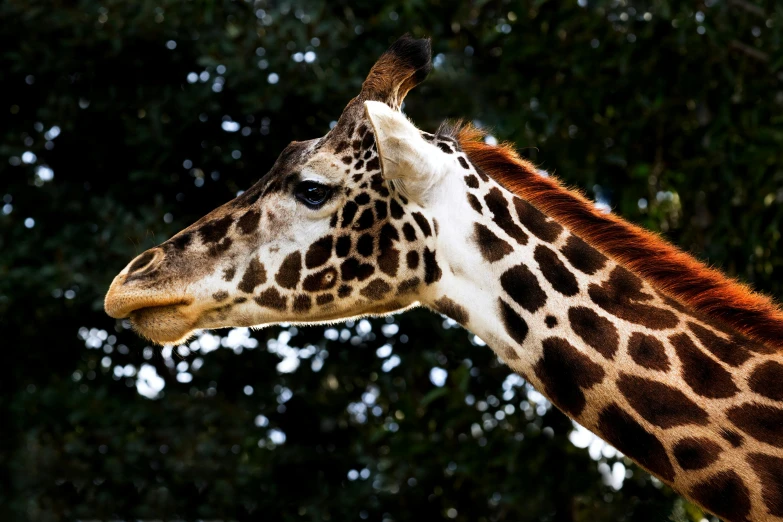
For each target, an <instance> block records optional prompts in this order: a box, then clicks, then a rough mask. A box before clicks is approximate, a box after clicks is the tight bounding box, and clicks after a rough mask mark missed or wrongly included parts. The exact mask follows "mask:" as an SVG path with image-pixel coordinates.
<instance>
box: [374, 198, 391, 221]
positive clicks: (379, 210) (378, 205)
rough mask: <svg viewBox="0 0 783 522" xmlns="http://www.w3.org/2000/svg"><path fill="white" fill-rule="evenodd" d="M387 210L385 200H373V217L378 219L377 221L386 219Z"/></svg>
mask: <svg viewBox="0 0 783 522" xmlns="http://www.w3.org/2000/svg"><path fill="white" fill-rule="evenodd" d="M388 210H389V204H388V203H386V200H385V199H376V200H375V217H376V218H377V219H378V221H381V220H383V219H386V215H387V213H388Z"/></svg>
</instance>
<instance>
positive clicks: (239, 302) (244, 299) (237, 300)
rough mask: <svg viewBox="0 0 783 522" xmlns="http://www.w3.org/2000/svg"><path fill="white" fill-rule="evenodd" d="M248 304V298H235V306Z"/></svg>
mask: <svg viewBox="0 0 783 522" xmlns="http://www.w3.org/2000/svg"><path fill="white" fill-rule="evenodd" d="M246 302H247V297H235V298H234V304H242V303H246Z"/></svg>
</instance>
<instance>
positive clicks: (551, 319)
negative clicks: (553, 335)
mask: <svg viewBox="0 0 783 522" xmlns="http://www.w3.org/2000/svg"><path fill="white" fill-rule="evenodd" d="M544 324H546V327H547V328H554V327H555V326H557V317H555V316H554V315H547V316H546V319H544Z"/></svg>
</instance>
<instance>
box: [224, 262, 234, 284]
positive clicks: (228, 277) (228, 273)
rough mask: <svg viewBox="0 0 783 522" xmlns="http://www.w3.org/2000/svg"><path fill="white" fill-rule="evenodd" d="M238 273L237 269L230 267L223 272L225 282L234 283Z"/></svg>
mask: <svg viewBox="0 0 783 522" xmlns="http://www.w3.org/2000/svg"><path fill="white" fill-rule="evenodd" d="M236 273H237V267H235V266H230V267H228V268H226V269H225V270H223V281H229V282H230V281H232V280H233V279H234V276H235V275H236Z"/></svg>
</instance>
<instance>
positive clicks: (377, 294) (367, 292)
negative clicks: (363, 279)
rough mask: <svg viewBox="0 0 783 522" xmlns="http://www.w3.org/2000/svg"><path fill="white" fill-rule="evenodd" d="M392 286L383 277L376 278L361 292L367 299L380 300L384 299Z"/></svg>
mask: <svg viewBox="0 0 783 522" xmlns="http://www.w3.org/2000/svg"><path fill="white" fill-rule="evenodd" d="M391 289H392V288H391V286H389V283H387V282H386V281H384V280H383V279H380V278H376V279H373V280H372V281H370V283H369V284H368V285H367V286H365V287H364V288H362V290H361V292H359V293H360V294H362V295H363V296H364V297H366V298H367V299H372V300H373V301H379V300H381V299H383V296H385V295H386V294H388V293H389V292H390V291H391Z"/></svg>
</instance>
